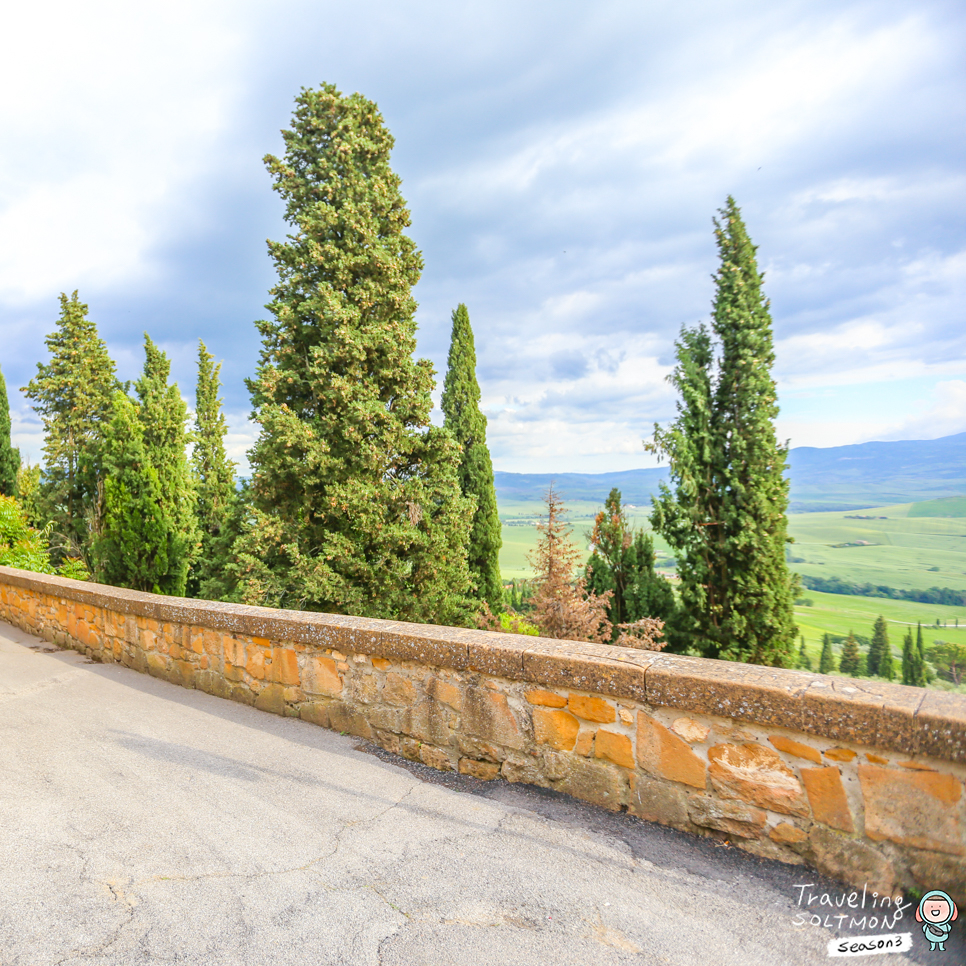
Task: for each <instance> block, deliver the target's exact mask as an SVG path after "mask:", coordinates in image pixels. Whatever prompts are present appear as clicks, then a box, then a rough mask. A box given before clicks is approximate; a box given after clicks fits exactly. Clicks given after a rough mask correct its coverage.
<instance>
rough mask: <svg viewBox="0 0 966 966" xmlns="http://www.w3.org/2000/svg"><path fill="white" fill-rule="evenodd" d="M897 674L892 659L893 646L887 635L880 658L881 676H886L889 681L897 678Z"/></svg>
mask: <svg viewBox="0 0 966 966" xmlns="http://www.w3.org/2000/svg"><path fill="white" fill-rule="evenodd" d="M895 676H896V669H895V663H894V662H893V659H892V648H891V647H890V646H889V638H888V637H886V640H885V644H884V646H883V649H882V654H881V656H880V658H879V677H880V678H885V679H886V680H887V681H892V680H894V679H895Z"/></svg>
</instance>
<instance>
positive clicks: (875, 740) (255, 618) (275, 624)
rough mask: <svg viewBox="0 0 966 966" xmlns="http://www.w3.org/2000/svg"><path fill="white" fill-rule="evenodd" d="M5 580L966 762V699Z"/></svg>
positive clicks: (136, 608) (524, 640) (402, 625)
mask: <svg viewBox="0 0 966 966" xmlns="http://www.w3.org/2000/svg"><path fill="white" fill-rule="evenodd" d="M0 583H6V584H7V585H9V586H11V587H19V588H22V589H25V590H30V591H33V592H35V593H40V594H46V595H49V596H51V597H54V598H58V599H62V600H69V601H75V602H78V603H82V604H86V605H88V606H90V607H98V608H104V609H107V610H111V611H114V612H116V613H121V614H128V615H132V616H135V617H143V618H148V619H151V620H155V621H158V622H159V623H171V624H180V625H190V626H198V627H206V628H210V629H212V630H218V631H221V632H223V633H226V634H233V635H239V634H240V635H245V636H248V637H253V638H264V639H267V640H271V641H273V642H276V643H279V644H282V643H295V644H302V645H305V646H307V647H309V648H315V649H319V650H324V649H330V648H331V649H335V650H339V651H346V652H351V653H356V654H367V655H369V656H371V657H381V658H386V659H392V660H396V661H409V662H415V663H419V664H426V665H430V666H433V667H440V668H449V669H452V670H455V671H469V672H479V673H483V674H491V675H494V676H497V677H504V678H508V679H510V680H515V681H524V682H529V683H532V684H535V685H543V686H549V687H558V688H572V689H574V690H576V691H585V692H593V693H597V694H605V695H609V696H611V697H615V698H627V699H631V700H634V701H639V702H642V703H644V704H647V705H651V706H655V707H672V708H676V709H679V710H682V711H691V712H694V713H699V714H708V715H716V716H719V717H725V718H732V719H735V720H740V721H748V722H754V723H758V724H762V725H768V726H770V727H777V728H786V729H789V730H791V731H797V732H804V733H806V734H812V735H817V736H821V737H824V738H830V739H833V740H838V741H847V742H854V743H857V744H862V745H867V746H872V747H876V748H883V749H890V750H893V751H899V752H902V753H904V754H908V755H911V756H912V755H927V756H929V757H932V758H937V759H941V760H948V761H956V762H966V696H964V695H960V694H952V693H946V692H942V691H929V690H926V689H924V688H913V687H907V686H905V685H901V684H892V683H890V682H888V681H882V680H878V679H870V678H843V677H830V676H826V675H821V674H813V673H811V672H807V671H793V670H786V669H783V668H770V667H762V666H759V665H752V664H736V663H732V662H730V661H716V660H711V659H709V658H700V657H684V656H680V655H675V654H662V653H660V652H657V651H642V650H636V649H633V648H626V647H616V646H613V645H607V644H592V643H584V642H580V641H560V640H553V639H548V638H541V637H529V636H522V635H518V634H501V633H498V632H494V631H480V630H470V629H467V628H458V627H442V626H437V625H434V624H410V623H406V622H402V621H389V620H377V619H374V618H367V617H348V616H344V615H339V614H322V613H315V612H308V611H293V610H278V609H275V608H270V607H255V606H249V605H243V604H226V603H222V602H218V601H207V600H194V599H187V598H180V597H165V596H162V595H158V594H146V593H141V592H139V591H135V590H126V589H122V588H118V587H109V586H105V585H102V584H95V583H91V582H87V581H79V580H70V579H68V578H65V577H57V576H51V575H48V574H37V573H32V572H29V571H24V570H15V569H13V568H11V567H0Z"/></svg>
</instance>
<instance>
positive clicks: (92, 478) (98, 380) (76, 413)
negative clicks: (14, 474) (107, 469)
mask: <svg viewBox="0 0 966 966" xmlns="http://www.w3.org/2000/svg"><path fill="white" fill-rule="evenodd" d="M60 309H61V314H60V318H59V319H58V320H57V329H56V330H55V331H54V332H53V333H51V334H50V335H49V336H47V339H46V344H47V348H48V349H49V350H50V362H48V363H47V364H46V365H44V364H41V363H38V364H37V375H36V376H35V377H34V378H33V379H32V380H31V381H30V383H29V385H27V386H26V387H25V389H24V390H23V391H24V392H25V393H26V395H27V398H28V399H31V400H32V401H33V408H34V410H35V411H36V412H37V413H38V415H39V416H40V418H41V420H42V421H43V424H44V448H43V452H44V467H43V476H42V480H41V487H40V497H39V499H40V504H41V507H42V514H43V516H45V517H46V518H47V519H48V520H50V521H52V522H53V533H52V535H51V551H52V552H53V554H54V556H55V557H56V558H58V559H60V558H63V557H64V556H65V555H66V556H72V555H79V556H81V557H83V558H84V559H85V562H87V563H88V564H90V563H91V561H90V559H89V548H90V542H91V539H92V533H95V532H96V531H97V527H98V523H97V519H96V514H97V507H98V504H99V496H98V487H99V485H100V484H101V483H102V475H101V474H100V472H99V470H98V458H97V449H98V445H99V443H100V440H101V438H102V435H103V429H104V426H105V424H106V423H107V422H108V421H109V420H110V418H111V413H112V405H113V397H114V393H115V392H116V391H117V390H118V389H120V388H121V386H120V383H119V382H118V380H117V377H116V375H115V369H114V363H113V362H112V361H111V358H110V356H109V355H108V354H107V346H106V345H105V344H104V341H103V340H102V339H101V338H100V337H99V336H98V334H97V328H96V327H95V325H94V323H93V322H91V321H90V319H88V318H87V306H86V305H85V304H84V303H83V302H81V301H79V300H78V298H77V292H76V291H75V292H74V294H73V295H72V296H71V297H70V298H69V299H68V298H67V296H66V295H64V294H61V296H60Z"/></svg>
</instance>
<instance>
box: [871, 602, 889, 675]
mask: <svg viewBox="0 0 966 966" xmlns="http://www.w3.org/2000/svg"><path fill="white" fill-rule="evenodd" d="M888 646H889V632H888V630H887V628H886V620H885V618H884V617H883V616H882V615H881V614H880V615H879V616H878V617H877V618H876V619H875V624H873V626H872V642H871V643H870V644H869V656H868V672H869V677H881V676H882V657H883V655H884V654H885V652H886V648H888Z"/></svg>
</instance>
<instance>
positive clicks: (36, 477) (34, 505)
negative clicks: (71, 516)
mask: <svg viewBox="0 0 966 966" xmlns="http://www.w3.org/2000/svg"><path fill="white" fill-rule="evenodd" d="M17 497H18V499H19V500H20V505H21V506H22V507H23V512H24V513H25V514H26V516H27V523H29V524H30V526H32V527H35V528H37V529H38V530H41V529H43V528H44V527H45V526H46V521H45V520H44V519H43V508H42V506H41V500H40V467H39V466H35V465H33V464H31V463H30V462H27V463H21V464H20V469H19V470H17Z"/></svg>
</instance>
